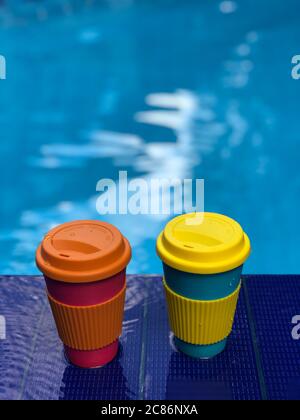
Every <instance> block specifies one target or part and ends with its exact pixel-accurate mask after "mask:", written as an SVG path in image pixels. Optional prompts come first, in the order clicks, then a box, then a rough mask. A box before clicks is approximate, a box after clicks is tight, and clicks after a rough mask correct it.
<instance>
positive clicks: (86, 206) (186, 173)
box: [0, 90, 247, 273]
mask: <svg viewBox="0 0 300 420" xmlns="http://www.w3.org/2000/svg"><path fill="white" fill-rule="evenodd" d="M145 102H146V105H147V106H148V107H150V109H149V110H146V111H143V112H137V113H136V114H135V115H134V119H135V121H136V122H137V123H138V124H147V125H151V126H154V127H164V128H167V129H169V130H171V131H172V132H173V133H174V136H175V142H165V141H160V142H151V141H146V140H145V139H144V138H142V137H141V136H139V135H135V134H131V133H118V132H109V131H105V130H91V131H89V132H87V133H84V137H85V139H86V141H85V142H84V143H82V144H78V143H77V144H63V143H58V144H45V145H43V146H42V147H41V149H40V152H41V157H39V158H38V159H31V161H30V162H29V164H31V165H34V166H36V165H41V166H42V167H46V168H48V169H49V168H51V167H53V168H58V167H61V168H63V167H68V168H70V167H75V168H76V167H81V165H84V164H85V165H86V164H89V162H91V161H92V160H95V161H99V162H101V160H102V159H107V158H110V159H112V160H113V167H114V171H115V172H118V171H119V170H123V169H124V170H128V172H129V173H131V172H132V173H134V174H135V176H134V177H132V178H131V179H135V177H141V176H142V177H143V178H144V179H145V180H146V181H150V180H151V179H152V178H163V177H165V178H179V179H185V178H193V174H194V168H195V167H197V166H200V165H201V163H202V161H203V159H204V158H205V156H206V155H207V154H211V153H214V152H215V151H217V150H219V149H220V148H221V146H222V147H223V149H221V150H222V151H221V153H220V155H219V156H220V157H219V158H221V159H222V158H226V153H227V154H229V155H230V150H231V149H232V148H233V147H237V146H238V145H239V144H240V143H241V142H242V141H243V138H244V136H245V134H246V132H247V123H246V121H245V120H244V118H243V117H242V115H241V114H240V112H239V107H238V104H237V103H235V102H233V101H231V102H230V103H229V104H228V110H227V112H226V113H225V115H224V116H223V118H220V117H219V116H217V111H216V99H215V98H214V97H213V96H211V95H197V94H195V93H194V92H191V91H187V90H177V91H175V92H174V93H164V92H160V93H153V94H149V95H148V96H146V98H145ZM225 137H226V139H227V140H226V141H225V143H224V138H225ZM219 142H220V143H221V144H219ZM51 162H52V166H51V165H50V164H49V163H51ZM95 184H96V183H95ZM95 187H96V185H95ZM95 187H93V188H95ZM96 199H97V196H96V195H95V196H91V197H90V198H89V199H87V200H77V201H76V200H73V201H72V202H65V201H62V202H60V203H58V204H57V205H56V206H53V207H50V208H41V209H35V210H27V211H24V212H23V214H22V217H21V221H20V228H19V229H17V230H14V231H12V232H10V233H9V235H10V238H11V239H12V240H13V241H14V243H15V244H16V245H15V248H14V262H12V263H11V264H10V266H9V267H8V268H7V272H8V273H9V272H12V271H13V272H34V271H35V266H34V252H35V248H36V245H37V243H38V242H39V241H40V240H41V238H42V236H43V235H44V233H45V232H47V231H48V230H49V229H50V228H52V227H53V226H55V225H57V224H60V223H63V222H65V221H68V220H72V219H73V220H76V219H93V218H95V219H99V215H98V213H97V212H96V206H95V204H96ZM151 200H154V201H158V202H159V200H160V194H159V192H158V194H157V196H153V195H152V196H151ZM101 219H103V220H106V221H108V222H110V223H113V224H116V225H117V226H118V227H119V229H120V230H121V231H122V232H123V233H124V234H125V235H126V236H127V237H128V239H129V240H130V242H131V244H132V246H133V247H134V260H133V261H132V263H131V265H130V267H129V271H130V272H132V273H139V272H149V253H150V251H149V249H150V250H151V255H153V254H154V252H153V249H154V247H155V239H156V237H157V235H158V233H159V232H160V230H161V229H162V228H163V225H164V224H165V222H166V220H167V219H168V216H167V215H134V216H133V215H130V214H128V215H126V216H123V217H122V216H119V215H107V216H103V217H102V216H101ZM145 226H147V229H145ZM0 240H1V238H0ZM149 241H150V242H149ZM145 243H148V246H150V248H149V249H148V250H147V249H146V248H145V246H144V244H145ZM149 244H150V245H149ZM24 255H28V262H24V258H21V257H22V256H24ZM19 259H20V260H22V262H18V260H19Z"/></svg>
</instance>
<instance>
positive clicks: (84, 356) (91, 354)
mask: <svg viewBox="0 0 300 420" xmlns="http://www.w3.org/2000/svg"><path fill="white" fill-rule="evenodd" d="M64 347H65V354H66V356H67V358H68V359H69V361H70V362H71V363H72V364H73V365H75V366H78V367H80V368H85V369H91V368H100V367H103V366H105V365H107V364H108V363H110V362H111V361H112V360H113V359H114V358H115V357H116V355H117V353H118V349H119V340H116V341H114V342H113V343H112V344H110V345H109V346H106V347H103V348H101V349H98V350H76V349H72V348H71V347H68V346H64Z"/></svg>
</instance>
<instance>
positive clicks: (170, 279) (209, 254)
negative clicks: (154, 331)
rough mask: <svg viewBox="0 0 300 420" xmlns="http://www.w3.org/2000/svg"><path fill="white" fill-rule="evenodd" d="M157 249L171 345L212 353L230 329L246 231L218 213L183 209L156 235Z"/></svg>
mask: <svg viewBox="0 0 300 420" xmlns="http://www.w3.org/2000/svg"><path fill="white" fill-rule="evenodd" d="M157 253H158V255H159V257H160V258H161V260H162V262H163V270H164V288H165V293H166V299H167V307H168V315H169V321H170V327H171V330H172V331H173V333H174V336H175V345H176V346H177V348H178V349H179V350H180V351H182V352H183V353H185V354H187V355H189V356H192V357H197V358H211V357H214V356H216V355H217V354H219V353H220V352H222V351H223V350H224V349H225V346H226V342H227V338H228V336H229V335H230V333H231V330H232V326H233V321H234V316H235V310H236V305H237V301H238V296H239V292H240V288H241V273H242V268H243V264H244V262H245V261H246V259H247V258H248V256H249V254H250V241H249V238H248V236H247V235H246V234H245V233H244V231H243V229H242V228H241V226H240V225H239V224H238V223H237V222H236V221H234V220H233V219H230V218H229V217H226V216H223V215H221V214H216V213H198V214H197V213H192V214H184V215H181V216H178V217H176V218H174V219H173V220H171V221H170V222H169V223H168V224H167V225H166V227H165V229H164V230H163V232H162V233H161V234H160V235H159V237H158V239H157Z"/></svg>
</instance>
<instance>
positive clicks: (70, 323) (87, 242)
mask: <svg viewBox="0 0 300 420" xmlns="http://www.w3.org/2000/svg"><path fill="white" fill-rule="evenodd" d="M130 259H131V248H130V245H129V242H128V241H127V239H126V238H125V237H124V236H123V235H122V234H121V232H120V231H119V230H118V229H117V228H116V227H114V226H113V225H111V224H109V223H106V222H100V221H88V220H84V221H75V222H71V223H65V224H63V225H61V226H58V227H56V228H55V229H53V230H51V231H50V232H49V233H48V234H47V235H46V236H45V237H44V239H43V241H42V243H41V244H40V245H39V247H38V249H37V253H36V263H37V266H38V268H39V269H40V270H41V271H42V272H43V274H44V278H45V282H46V287H47V294H48V299H49V302H50V306H51V309H52V313H53V317H54V320H55V323H56V326H57V331H58V334H59V337H60V338H61V340H62V342H63V343H64V347H65V353H66V356H67V357H68V359H69V360H70V361H71V362H72V363H73V364H75V365H77V366H80V367H84V368H92V367H100V366H103V365H105V364H107V363H109V362H110V361H111V360H112V359H113V358H114V357H115V356H116V354H117V352H118V346H119V336H120V335H121V332H122V322H123V314H124V303H125V292H126V267H127V265H128V263H129V261H130Z"/></svg>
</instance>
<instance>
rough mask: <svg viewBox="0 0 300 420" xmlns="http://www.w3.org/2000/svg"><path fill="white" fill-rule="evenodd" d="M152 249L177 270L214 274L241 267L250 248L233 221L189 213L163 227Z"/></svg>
mask: <svg viewBox="0 0 300 420" xmlns="http://www.w3.org/2000/svg"><path fill="white" fill-rule="evenodd" d="M156 249H157V253H158V255H159V257H160V258H161V259H162V261H163V262H164V263H166V264H167V265H169V266H170V267H173V268H176V269H177V270H181V271H186V272H188V273H196V274H216V273H223V272H225V271H229V270H233V269H234V268H237V267H239V266H240V265H242V264H243V263H244V262H245V261H246V259H247V258H248V256H249V254H250V250H251V247H250V241H249V238H248V236H247V235H246V234H245V233H244V231H243V229H242V228H241V226H240V225H239V224H238V223H237V222H235V221H234V220H233V219H230V218H229V217H227V216H223V215H221V214H216V213H190V214H183V215H181V216H178V217H175V218H174V219H173V220H171V221H170V222H169V223H168V224H167V225H166V227H165V229H164V230H163V232H161V234H160V235H159V237H158V239H157V244H156Z"/></svg>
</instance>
